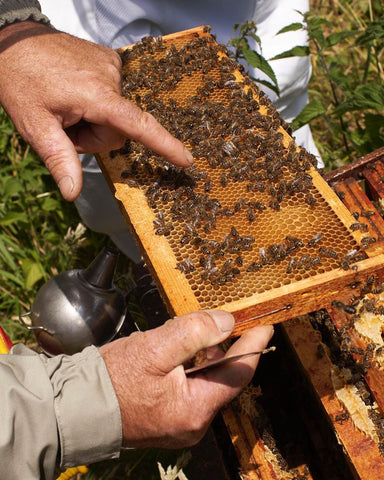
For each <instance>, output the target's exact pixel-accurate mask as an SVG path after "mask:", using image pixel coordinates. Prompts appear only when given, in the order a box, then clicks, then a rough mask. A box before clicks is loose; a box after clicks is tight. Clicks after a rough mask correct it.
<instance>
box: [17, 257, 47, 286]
mask: <svg viewBox="0 0 384 480" xmlns="http://www.w3.org/2000/svg"><path fill="white" fill-rule="evenodd" d="M21 266H22V269H23V271H24V274H25V288H26V289H27V290H29V289H31V288H32V287H33V286H34V285H35V283H36V282H38V281H39V280H40V279H41V278H43V277H44V275H45V272H44V269H43V267H42V265H41V263H40V262H36V261H34V260H30V259H25V260H23V262H22V265H21Z"/></svg>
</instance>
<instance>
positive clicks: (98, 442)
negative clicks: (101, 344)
mask: <svg viewBox="0 0 384 480" xmlns="http://www.w3.org/2000/svg"><path fill="white" fill-rule="evenodd" d="M41 357H42V358H43V362H44V363H45V366H46V369H47V372H48V375H49V377H50V379H51V383H52V388H53V395H54V408H55V413H56V418H57V425H58V431H59V438H60V447H61V449H60V452H61V458H60V468H62V469H65V468H68V467H72V466H76V465H84V464H89V463H94V462H98V461H101V460H107V459H113V458H118V457H119V456H120V449H121V446H122V424H121V415H120V408H119V403H118V400H117V397H116V394H115V391H114V388H113V386H112V382H111V379H110V377H109V375H108V372H107V368H106V365H105V363H104V360H103V358H102V357H101V355H100V353H99V351H98V349H97V348H96V347H87V348H85V349H84V350H83V351H82V352H80V353H77V354H75V355H72V356H67V355H58V356H57V357H53V358H47V357H45V356H43V355H42V356H41Z"/></svg>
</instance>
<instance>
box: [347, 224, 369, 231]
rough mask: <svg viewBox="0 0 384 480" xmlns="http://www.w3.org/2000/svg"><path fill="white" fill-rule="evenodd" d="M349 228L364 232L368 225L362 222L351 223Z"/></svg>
mask: <svg viewBox="0 0 384 480" xmlns="http://www.w3.org/2000/svg"><path fill="white" fill-rule="evenodd" d="M349 228H350V229H351V230H352V231H356V230H360V231H361V232H366V231H367V230H368V225H367V224H365V223H362V222H356V223H352V224H351V225H350V226H349Z"/></svg>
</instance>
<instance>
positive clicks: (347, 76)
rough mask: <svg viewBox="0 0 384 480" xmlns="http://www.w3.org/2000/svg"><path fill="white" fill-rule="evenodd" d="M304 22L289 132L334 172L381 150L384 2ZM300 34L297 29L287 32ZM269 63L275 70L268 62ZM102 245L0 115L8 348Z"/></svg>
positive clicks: (321, 9) (146, 457)
mask: <svg viewBox="0 0 384 480" xmlns="http://www.w3.org/2000/svg"><path fill="white" fill-rule="evenodd" d="M305 20H306V23H307V25H308V36H309V39H310V40H309V49H308V48H304V47H303V46H298V47H301V48H297V49H296V50H295V51H291V52H282V54H283V55H285V56H287V55H292V54H294V55H307V54H309V53H310V54H311V57H312V65H313V74H312V78H311V81H310V86H309V96H310V104H309V105H308V107H306V109H305V110H304V111H303V112H302V114H300V115H299V117H298V118H297V119H296V120H295V122H294V123H293V126H294V127H298V126H300V125H302V124H305V123H307V122H310V124H311V128H312V132H313V136H314V139H315V142H316V144H317V146H318V148H319V151H320V153H321V155H322V158H323V160H324V163H325V168H326V170H331V169H334V168H337V167H339V166H341V165H343V164H347V163H350V162H352V161H353V160H356V159H357V158H359V157H361V156H362V155H364V154H366V153H369V152H371V151H373V150H375V149H377V148H379V147H381V146H383V145H384V115H383V113H384V72H383V56H384V7H383V3H382V0H371V1H369V0H368V1H367V0H328V1H324V0H323V1H322V0H312V1H311V11H310V13H309V14H307V15H306V17H305ZM296 28H302V25H299V24H294V25H290V26H287V29H296ZM243 33H244V31H243ZM255 34H257V32H256V33H255ZM236 35H237V37H236ZM234 38H235V40H236V41H237V45H238V48H239V50H238V54H239V55H240V56H241V55H243V56H245V58H246V59H247V60H248V59H249V63H252V62H254V61H255V57H254V56H252V54H251V53H250V52H249V51H248V52H247V50H246V45H247V44H246V35H244V36H241V35H239V30H237V31H236V32H235V33H234ZM239 40H242V42H239ZM235 43H236V42H235ZM247 55H248V58H247ZM267 60H268V62H267V63H268V64H269V66H270V67H272V69H273V60H271V59H267ZM104 242H105V238H104V236H103V235H100V234H97V233H94V232H91V231H89V230H88V229H86V228H85V227H84V226H83V225H82V224H81V221H80V219H79V216H78V214H77V211H76V209H75V207H74V205H73V204H70V203H67V202H65V201H63V199H62V198H61V196H60V194H59V192H58V189H57V187H56V185H55V184H54V182H53V180H52V179H51V177H50V175H49V174H48V172H47V170H46V169H45V168H44V166H43V165H42V163H41V162H40V160H39V159H38V158H37V157H36V155H35V154H34V153H33V152H32V151H31V150H30V148H29V147H28V145H26V144H25V142H24V141H23V140H22V139H21V138H20V137H19V136H18V135H17V133H16V132H15V130H14V128H13V125H12V123H11V122H10V121H9V119H8V118H7V116H6V114H5V113H4V112H3V111H0V325H1V326H2V327H3V328H4V329H5V330H6V331H7V332H8V333H9V335H10V336H11V338H12V340H13V341H14V342H18V341H22V342H25V343H27V344H29V345H32V346H33V345H34V338H33V337H32V336H31V335H29V333H28V331H26V330H25V328H24V327H22V326H21V325H20V323H19V321H18V316H19V314H21V313H23V312H26V311H28V310H29V308H30V305H31V303H32V302H33V299H34V297H35V295H36V293H37V291H38V289H39V288H40V287H41V286H42V284H44V283H45V282H46V281H47V280H48V279H49V278H50V277H52V276H54V275H56V274H58V273H60V272H63V271H66V270H69V269H72V268H83V267H85V266H86V265H88V263H89V262H90V261H91V260H92V259H93V258H94V257H95V256H96V255H97V253H98V252H99V251H100V249H101V247H102V245H103V243H104ZM129 268H130V266H129V265H127V264H125V265H124V269H125V270H126V271H129ZM180 453H181V452H173V453H172V454H171V453H170V452H162V451H155V450H145V451H138V452H136V451H131V452H128V453H127V454H125V455H124V457H123V459H122V460H121V461H119V462H103V463H101V464H98V465H95V466H92V467H91V468H90V471H89V472H88V473H87V474H86V475H84V477H82V478H84V479H86V480H92V479H111V480H118V479H123V478H124V479H128V478H132V479H133V478H135V479H137V478H140V479H141V478H143V479H146V480H147V479H148V480H151V479H159V478H162V479H166V480H171V479H174V480H176V479H177V478H179V479H180V480H181V479H182V478H183V477H182V473H178V471H179V467H178V466H176V467H175V468H174V469H173V473H172V472H171V473H169V472H168V474H167V473H166V472H164V471H163V472H161V469H159V468H158V466H157V462H160V463H161V464H163V465H164V466H165V467H166V466H167V465H168V464H172V465H175V464H176V462H177V458H179V459H180V458H181V460H180V461H181V465H182V464H183V463H186V459H188V457H186V456H185V455H184V456H182V457H180ZM192 462H193V459H192ZM180 468H181V467H180ZM165 469H166V468H165ZM187 471H188V468H187V469H186V470H185V472H187Z"/></svg>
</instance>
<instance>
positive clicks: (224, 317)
mask: <svg viewBox="0 0 384 480" xmlns="http://www.w3.org/2000/svg"><path fill="white" fill-rule="evenodd" d="M209 314H210V315H211V317H212V318H213V320H214V321H215V323H216V325H217V327H218V328H219V330H221V331H222V332H223V333H228V332H232V330H233V327H234V325H235V319H234V317H233V315H232V314H230V313H228V312H224V310H211V311H210V312H209Z"/></svg>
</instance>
